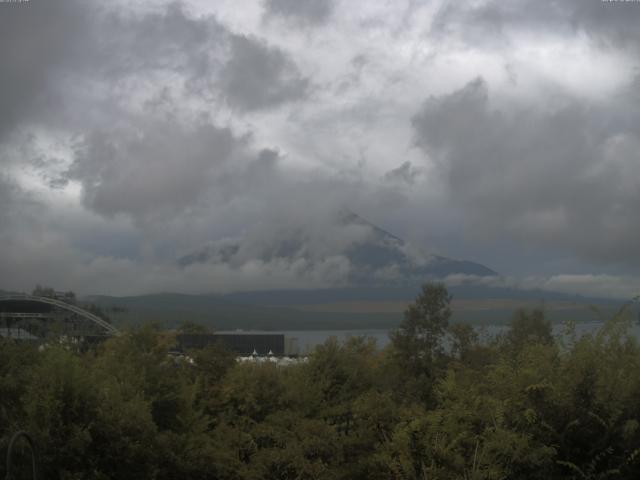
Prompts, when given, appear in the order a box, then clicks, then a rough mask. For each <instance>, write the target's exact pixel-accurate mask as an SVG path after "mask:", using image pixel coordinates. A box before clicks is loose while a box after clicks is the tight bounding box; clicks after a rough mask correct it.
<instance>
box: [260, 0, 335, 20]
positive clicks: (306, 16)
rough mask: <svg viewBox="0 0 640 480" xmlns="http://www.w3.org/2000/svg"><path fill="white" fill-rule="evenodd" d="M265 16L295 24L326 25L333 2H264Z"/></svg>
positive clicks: (313, 0) (287, 0)
mask: <svg viewBox="0 0 640 480" xmlns="http://www.w3.org/2000/svg"><path fill="white" fill-rule="evenodd" d="M264 6H265V10H266V14H267V15H269V16H275V17H280V18H284V19H286V20H293V21H294V22H297V23H302V24H308V25H319V24H323V23H326V22H327V21H328V20H329V18H330V16H331V13H332V11H333V8H334V5H333V0H265V2H264Z"/></svg>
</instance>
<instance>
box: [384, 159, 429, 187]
mask: <svg viewBox="0 0 640 480" xmlns="http://www.w3.org/2000/svg"><path fill="white" fill-rule="evenodd" d="M421 173H422V170H421V169H420V168H418V167H414V166H413V165H412V164H411V162H409V161H406V162H404V163H403V164H402V165H400V166H399V167H398V168H394V169H393V170H389V171H388V172H387V173H385V175H384V179H385V180H388V181H391V182H401V183H407V184H409V185H413V184H414V183H416V180H417V179H418V177H419V176H420V174H421Z"/></svg>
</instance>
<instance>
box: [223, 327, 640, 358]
mask: <svg viewBox="0 0 640 480" xmlns="http://www.w3.org/2000/svg"><path fill="white" fill-rule="evenodd" d="M602 326H603V323H602V322H584V323H576V324H575V333H576V336H577V337H578V338H579V337H581V336H582V335H585V334H594V333H596V332H597V331H598V330H599V329H601V328H602ZM507 329H508V326H506V325H486V326H481V327H476V330H477V331H478V334H479V335H480V339H481V340H485V341H486V340H488V339H491V338H493V337H495V336H496V335H499V334H500V333H503V332H505V331H506V330H507ZM566 329H567V326H566V325H565V324H555V325H554V326H553V333H554V335H556V336H557V337H563V336H564V334H565V332H566ZM631 331H632V333H633V334H634V335H635V336H636V338H638V339H640V325H638V324H637V323H634V324H633V326H632V327H631ZM390 332H391V330H386V329H385V330H375V329H371V330H361V329H360V330H278V331H262V330H243V331H242V333H282V334H284V335H285V336H286V337H289V338H296V339H297V343H298V346H299V348H300V353H301V354H303V355H304V354H307V353H309V352H311V351H312V350H313V349H314V348H315V347H316V346H318V345H321V344H323V343H324V342H326V341H327V340H328V339H329V338H331V337H335V338H336V339H337V340H338V341H339V342H344V341H346V340H347V339H349V338H351V337H368V338H373V339H375V340H376V344H377V345H378V347H380V348H383V347H385V346H386V345H387V344H388V343H389V341H390V340H389V333H390ZM220 333H238V332H232V331H225V332H220Z"/></svg>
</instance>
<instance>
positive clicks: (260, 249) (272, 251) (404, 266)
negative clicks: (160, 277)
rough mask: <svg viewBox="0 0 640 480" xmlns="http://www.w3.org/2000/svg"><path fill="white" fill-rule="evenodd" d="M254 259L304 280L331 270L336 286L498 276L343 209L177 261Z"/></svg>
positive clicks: (218, 244)
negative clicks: (292, 269) (419, 245)
mask: <svg viewBox="0 0 640 480" xmlns="http://www.w3.org/2000/svg"><path fill="white" fill-rule="evenodd" d="M250 261H258V262H261V263H263V264H268V263H270V262H280V263H282V262H285V263H288V264H290V265H293V266H294V267H295V268H296V271H297V272H299V273H300V275H302V276H304V275H305V274H309V275H312V274H313V275H317V274H318V273H317V272H318V271H320V272H321V273H327V272H326V271H327V270H328V273H330V274H331V275H333V276H334V277H333V279H334V282H333V284H334V285H335V277H336V276H337V275H342V278H340V280H341V282H339V283H342V285H345V286H347V285H349V286H365V285H415V284H420V283H422V282H424V281H425V280H427V279H443V278H445V277H447V276H449V275H454V274H462V275H473V276H479V277H485V276H494V275H498V274H497V273H496V272H495V271H493V270H491V269H490V268H488V267H486V266H484V265H481V264H479V263H475V262H471V261H468V260H455V259H451V258H447V257H443V256H439V255H428V254H425V253H423V252H421V251H420V250H418V249H415V248H413V246H411V245H409V244H408V243H407V242H405V241H404V240H402V239H401V238H399V237H397V236H395V235H393V234H391V233H389V232H387V231H385V230H383V229H381V228H380V227H378V226H376V225H373V224H371V223H369V222H367V221H366V220H364V219H363V218H361V217H360V216H358V215H356V214H355V213H353V212H351V211H341V212H339V213H337V214H335V215H333V216H331V218H330V221H328V222H325V223H321V224H320V225H318V224H314V223H313V222H308V224H306V225H305V224H302V225H299V224H292V225H287V226H286V227H284V228H278V229H273V230H272V231H268V232H267V233H266V234H265V232H264V231H260V232H258V233H256V232H250V233H249V234H247V235H245V236H244V237H242V238H240V239H225V240H222V241H218V242H214V243H211V244H208V245H205V246H204V247H202V248H200V249H198V250H196V251H194V252H192V253H190V254H188V255H185V256H183V257H182V258H180V259H179V263H180V265H182V266H183V267H188V266H189V265H193V264H202V263H223V264H229V265H237V266H241V265H243V264H246V263H247V262H250ZM336 272H337V273H336ZM328 284H332V282H329V283H328Z"/></svg>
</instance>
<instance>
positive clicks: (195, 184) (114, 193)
mask: <svg viewBox="0 0 640 480" xmlns="http://www.w3.org/2000/svg"><path fill="white" fill-rule="evenodd" d="M235 143H236V139H235V138H234V137H233V135H232V133H231V132H230V131H229V130H228V129H218V128H215V127H213V126H211V125H207V124H202V125H195V126H193V127H190V126H187V125H184V124H178V123H176V122H175V121H173V122H172V121H161V122H149V123H148V124H145V125H136V124H134V125H133V126H131V127H129V128H126V127H125V128H119V129H112V130H99V131H94V132H91V133H90V134H89V135H87V136H86V138H85V139H84V140H83V141H82V142H81V143H80V144H79V145H78V146H77V149H76V157H75V160H74V163H73V165H72V166H71V168H70V169H69V172H68V178H69V179H71V180H78V181H80V182H81V184H82V186H83V192H84V194H83V195H84V202H85V204H86V205H87V206H88V207H89V208H91V209H93V210H95V211H97V212H99V213H102V214H105V215H114V214H117V213H127V214H131V215H132V216H134V217H135V218H138V219H142V218H145V217H148V216H150V215H161V216H166V215H170V214H176V213H179V212H180V211H181V210H182V209H184V208H185V207H187V206H189V205H191V204H193V203H194V202H196V201H197V199H198V197H199V196H200V195H201V194H202V192H203V191H204V190H206V189H208V188H209V187H210V182H211V180H212V178H215V175H216V174H217V173H219V172H218V170H221V169H222V168H223V167H224V164H225V162H227V161H228V160H229V157H230V155H231V153H232V151H233V148H234V145H235Z"/></svg>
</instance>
